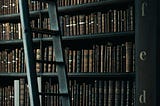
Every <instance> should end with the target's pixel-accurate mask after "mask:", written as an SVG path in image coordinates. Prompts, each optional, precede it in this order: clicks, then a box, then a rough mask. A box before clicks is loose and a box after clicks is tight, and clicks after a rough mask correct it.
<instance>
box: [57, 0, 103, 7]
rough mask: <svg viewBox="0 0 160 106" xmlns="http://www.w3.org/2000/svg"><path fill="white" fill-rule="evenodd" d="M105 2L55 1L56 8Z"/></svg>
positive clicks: (96, 0)
mask: <svg viewBox="0 0 160 106" xmlns="http://www.w3.org/2000/svg"><path fill="white" fill-rule="evenodd" d="M101 1H105V0H57V5H58V6H72V5H78V4H85V3H93V2H101Z"/></svg>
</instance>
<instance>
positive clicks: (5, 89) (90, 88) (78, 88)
mask: <svg viewBox="0 0 160 106" xmlns="http://www.w3.org/2000/svg"><path fill="white" fill-rule="evenodd" d="M42 84H43V85H45V86H43V87H42V88H41V90H43V91H44V92H48V93H53V92H54V93H58V85H57V84H54V83H53V81H52V79H49V80H48V81H44V82H42ZM15 86H19V90H18V89H16V90H17V92H19V101H20V106H24V105H25V106H30V103H29V95H28V85H27V83H26V82H25V80H24V79H20V80H19V85H12V86H1V87H0V105H1V106H14V105H13V104H14V99H15V97H16V96H14V95H15V93H14V87H15ZM69 89H70V92H69V93H70V98H71V106H134V102H135V100H134V96H135V83H134V81H132V80H93V79H92V80H90V81H86V82H85V81H83V82H82V81H79V80H70V81H69ZM40 99H42V101H41V103H43V105H44V106H60V102H59V97H57V96H43V97H42V96H41V97H40Z"/></svg>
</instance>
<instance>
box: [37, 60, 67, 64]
mask: <svg viewBox="0 0 160 106" xmlns="http://www.w3.org/2000/svg"><path fill="white" fill-rule="evenodd" d="M36 62H38V63H48V64H64V61H47V60H36Z"/></svg>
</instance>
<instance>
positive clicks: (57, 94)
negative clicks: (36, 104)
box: [39, 92, 68, 96]
mask: <svg viewBox="0 0 160 106" xmlns="http://www.w3.org/2000/svg"><path fill="white" fill-rule="evenodd" d="M39 95H42V96H44V95H46V96H67V95H68V93H52V92H50V93H49V92H39Z"/></svg>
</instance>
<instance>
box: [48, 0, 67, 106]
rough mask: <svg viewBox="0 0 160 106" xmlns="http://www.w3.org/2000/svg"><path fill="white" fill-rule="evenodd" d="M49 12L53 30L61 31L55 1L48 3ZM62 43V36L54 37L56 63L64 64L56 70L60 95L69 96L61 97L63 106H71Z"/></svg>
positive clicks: (57, 66)
mask: <svg viewBox="0 0 160 106" xmlns="http://www.w3.org/2000/svg"><path fill="white" fill-rule="evenodd" d="M48 12H49V19H50V26H51V30H54V31H60V29H59V20H58V16H57V6H56V2H55V1H50V2H48ZM61 42H62V38H61V35H60V34H59V35H57V36H53V48H54V52H53V53H54V55H55V61H57V62H63V63H62V64H59V65H56V70H57V73H58V83H59V93H60V94H67V95H63V96H60V97H61V103H62V106H70V99H69V90H68V81H67V72H66V67H65V63H64V57H63V49H62V45H61Z"/></svg>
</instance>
